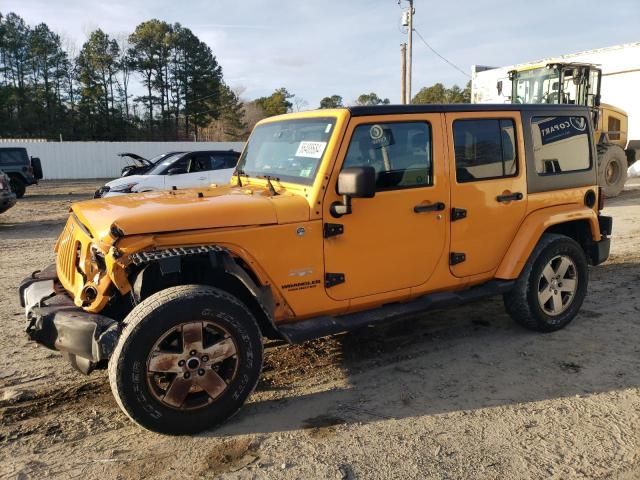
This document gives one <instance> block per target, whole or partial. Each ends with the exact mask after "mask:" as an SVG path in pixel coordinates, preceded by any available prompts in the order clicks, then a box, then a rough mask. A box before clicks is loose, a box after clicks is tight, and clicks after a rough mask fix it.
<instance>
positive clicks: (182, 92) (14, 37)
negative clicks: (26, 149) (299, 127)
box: [0, 13, 246, 140]
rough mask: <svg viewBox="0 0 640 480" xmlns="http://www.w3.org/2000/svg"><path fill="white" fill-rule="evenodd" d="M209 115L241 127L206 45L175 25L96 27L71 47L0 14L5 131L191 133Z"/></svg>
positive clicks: (231, 131) (154, 136) (0, 103)
mask: <svg viewBox="0 0 640 480" xmlns="http://www.w3.org/2000/svg"><path fill="white" fill-rule="evenodd" d="M136 86H137V88H136ZM212 122H218V123H222V128H221V130H222V132H223V133H224V135H225V136H226V137H228V138H231V139H235V138H241V137H243V136H244V134H245V130H246V125H245V124H244V120H243V106H242V103H241V101H240V99H239V98H238V95H237V94H236V93H235V92H234V91H233V90H232V89H231V88H230V87H229V86H228V85H227V84H226V83H225V82H224V79H223V75H222V68H221V67H220V65H219V63H218V61H217V59H216V57H215V55H214V54H213V52H212V51H211V48H209V46H208V45H207V44H205V43H204V42H203V41H201V40H200V39H199V38H198V37H197V36H196V35H195V34H194V33H193V32H192V31H191V30H190V29H188V28H186V27H184V26H182V25H180V24H179V23H175V24H169V23H167V22H163V21H160V20H155V19H154V20H149V21H146V22H142V23H141V24H139V25H138V26H137V27H136V29H135V30H134V32H133V33H131V34H130V35H123V36H120V37H117V38H116V37H114V36H111V35H109V34H108V33H105V32H104V31H102V30H100V29H97V30H95V31H93V32H91V33H90V34H89V36H88V39H87V40H86V42H85V43H84V44H83V45H82V47H81V48H80V50H79V51H78V52H77V53H76V52H74V48H73V46H69V45H63V40H62V38H61V37H60V35H58V34H57V33H55V32H53V31H52V30H51V29H50V28H49V27H48V26H47V25H46V24H45V23H40V24H38V25H36V26H35V27H32V26H30V25H27V24H26V22H25V21H24V20H23V19H22V18H21V17H20V16H19V15H16V14H15V13H9V14H7V15H6V16H5V15H2V14H1V13H0V132H1V135H2V136H4V137H40V138H48V139H52V138H55V139H57V138H58V137H63V138H64V139H68V140H175V139H186V138H188V139H191V138H197V136H198V132H199V131H201V130H202V129H203V128H205V127H207V126H209V125H210V124H211V123H212Z"/></svg>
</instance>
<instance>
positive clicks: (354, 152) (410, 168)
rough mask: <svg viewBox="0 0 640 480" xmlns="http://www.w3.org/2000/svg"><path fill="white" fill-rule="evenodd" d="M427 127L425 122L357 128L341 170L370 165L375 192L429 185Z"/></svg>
mask: <svg viewBox="0 0 640 480" xmlns="http://www.w3.org/2000/svg"><path fill="white" fill-rule="evenodd" d="M431 155H432V152H431V125H429V124H428V123H426V122H398V123H377V124H374V125H359V126H358V127H356V129H355V130H354V132H353V136H352V137H351V142H350V143H349V150H348V151H347V156H346V158H345V160H344V164H343V168H348V167H360V166H371V167H373V168H375V170H376V185H377V190H378V191H383V190H395V189H400V188H411V187H427V186H430V185H433V162H432V159H431V158H432V157H431Z"/></svg>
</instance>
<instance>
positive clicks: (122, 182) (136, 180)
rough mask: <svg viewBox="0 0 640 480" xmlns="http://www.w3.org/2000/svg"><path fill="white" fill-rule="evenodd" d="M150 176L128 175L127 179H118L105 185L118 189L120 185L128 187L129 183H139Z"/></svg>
mask: <svg viewBox="0 0 640 480" xmlns="http://www.w3.org/2000/svg"><path fill="white" fill-rule="evenodd" d="M153 176H155V175H153ZM149 177H151V175H129V176H128V177H120V178H116V179H115V180H111V181H110V182H107V183H105V185H106V186H107V187H109V188H114V187H119V186H120V185H128V184H129V183H140V182H143V181H145V180H148V179H149Z"/></svg>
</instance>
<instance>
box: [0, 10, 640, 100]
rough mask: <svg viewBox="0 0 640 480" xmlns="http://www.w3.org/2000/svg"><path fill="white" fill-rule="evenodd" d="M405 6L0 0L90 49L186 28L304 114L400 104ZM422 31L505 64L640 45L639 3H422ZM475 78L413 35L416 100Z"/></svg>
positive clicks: (238, 74) (480, 59)
mask: <svg viewBox="0 0 640 480" xmlns="http://www.w3.org/2000/svg"><path fill="white" fill-rule="evenodd" d="M407 5H408V2H407V1H406V0H402V1H401V5H398V0H322V1H320V0H306V1H291V0H182V1H179V2H176V1H175V0H169V1H167V0H129V1H123V0H108V1H106V0H105V1H92V0H0V12H2V13H3V14H6V13H8V12H11V11H12V12H15V13H17V14H19V15H20V16H22V17H23V18H24V19H25V20H26V21H27V23H29V24H31V25H35V24H37V23H40V22H45V23H47V24H48V25H49V27H50V28H51V29H52V30H54V31H56V32H57V33H59V34H61V35H62V36H63V37H64V38H65V41H67V42H70V44H73V45H75V47H76V49H78V50H79V48H80V47H81V46H82V43H83V42H84V41H85V40H86V38H87V35H88V33H89V32H90V31H92V30H94V29H96V28H102V29H103V30H104V31H106V32H107V33H110V34H114V35H120V34H123V33H127V34H128V33H131V32H132V31H133V30H134V29H135V27H136V25H137V24H139V23H140V22H142V21H144V20H148V19H151V18H158V19H160V20H165V21H167V22H169V23H175V22H179V23H181V24H182V25H184V26H186V27H188V28H190V29H191V30H192V31H193V32H194V33H195V34H196V35H198V37H199V38H200V39H202V40H203V41H205V42H206V43H207V44H208V45H209V46H210V47H211V49H212V50H213V52H214V54H215V55H216V57H217V59H218V61H219V63H220V64H221V65H222V68H223V73H224V78H225V81H226V82H227V83H228V84H229V85H230V86H231V87H232V88H234V89H240V90H241V91H242V97H243V98H245V99H254V98H257V97H260V96H264V95H269V94H270V93H271V92H273V90H275V89H276V88H280V87H286V88H287V89H288V90H289V91H290V92H291V93H294V94H295V95H296V97H297V98H299V99H302V100H304V101H306V103H307V104H308V107H307V108H315V107H317V106H318V104H319V102H320V99H321V98H323V97H325V96H330V95H333V94H337V95H341V96H342V97H343V98H344V101H345V102H346V103H347V104H349V103H353V102H354V100H355V99H356V98H357V97H358V95H360V94H361V93H365V92H376V93H377V94H378V95H379V96H380V97H388V98H389V99H390V100H391V102H392V103H399V102H400V44H401V43H402V42H404V41H406V34H404V33H403V31H402V26H401V14H402V9H403V8H406V7H407ZM415 10H416V13H415V17H414V19H415V20H414V22H415V23H414V27H415V30H417V31H418V32H419V33H420V34H421V35H422V36H423V37H424V39H425V40H426V41H427V42H429V44H430V45H431V46H432V47H433V48H435V49H436V50H437V51H438V52H439V53H440V54H441V55H443V56H444V57H446V58H447V59H448V60H449V61H451V62H453V63H454V64H456V65H457V66H459V67H460V69H461V70H463V71H464V72H468V73H470V69H471V65H473V64H479V65H492V66H504V65H511V64H515V63H522V62H527V61H531V60H536V59H540V58H545V57H550V56H556V55H561V54H565V53H574V52H579V51H583V50H589V49H593V48H601V47H606V46H611V45H617V44H621V43H628V42H639V41H640V1H639V0H608V1H607V2H601V1H597V0H583V1H579V0H565V1H549V0H537V1H536V0H526V1H523V0H518V1H512V2H506V1H495V0H475V1H469V0H465V1H449V2H442V1H438V2H436V1H433V0H415ZM468 80H469V78H468V77H467V76H465V75H464V74H463V73H461V72H459V71H458V70H456V69H454V68H453V67H451V66H449V65H447V64H446V63H445V62H443V61H442V60H441V59H440V58H438V57H437V56H435V55H434V54H433V53H432V52H431V51H430V50H429V49H428V48H427V47H426V46H425V45H424V44H423V43H422V41H421V40H420V38H418V37H417V35H414V47H413V94H415V93H416V92H417V91H418V90H419V89H420V88H422V87H424V86H430V85H432V84H434V83H436V82H441V83H443V84H445V85H446V86H451V85H453V84H454V83H455V84H458V85H461V86H462V85H464V84H465V83H466V82H467V81H468Z"/></svg>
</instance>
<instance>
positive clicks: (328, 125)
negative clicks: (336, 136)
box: [324, 123, 333, 133]
mask: <svg viewBox="0 0 640 480" xmlns="http://www.w3.org/2000/svg"><path fill="white" fill-rule="evenodd" d="M331 127H333V124H331V123H327V128H325V129H324V133H329V132H330V131H331Z"/></svg>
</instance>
